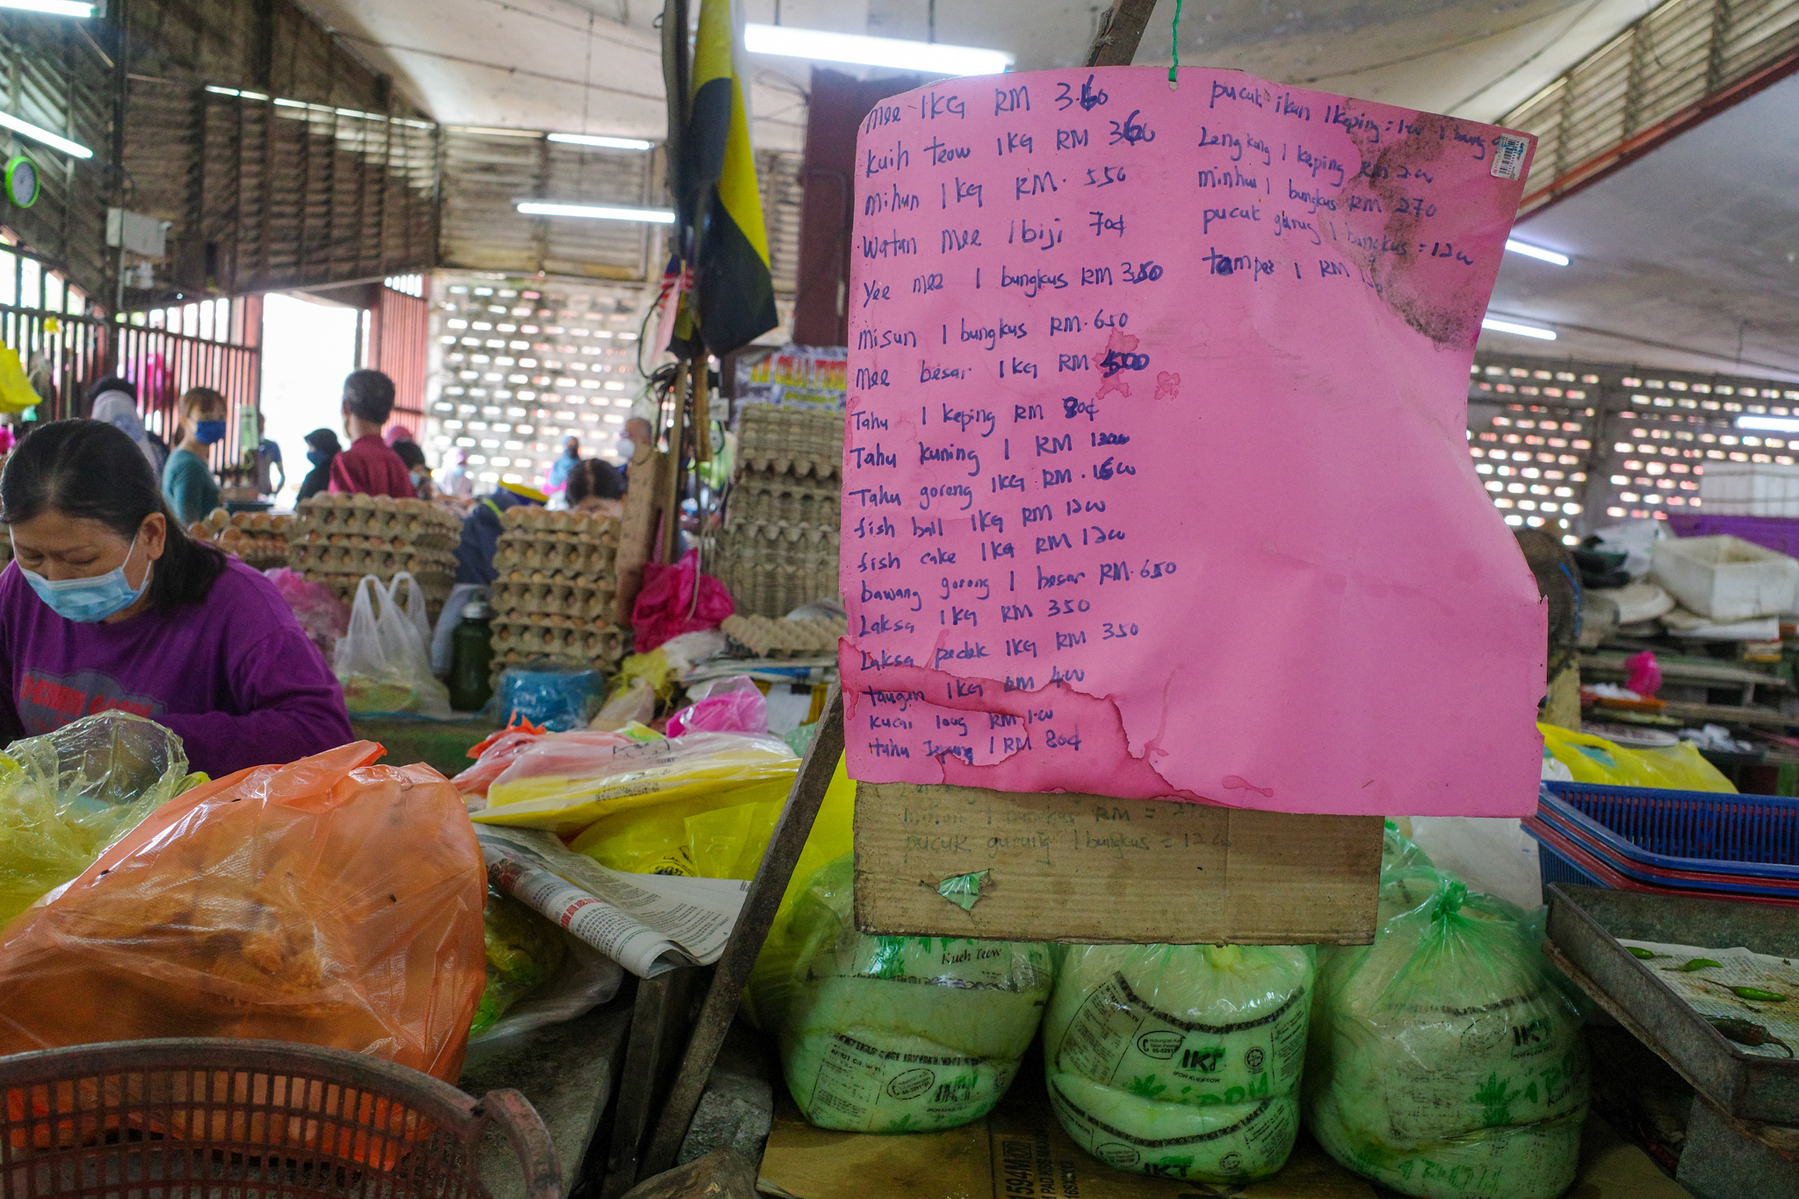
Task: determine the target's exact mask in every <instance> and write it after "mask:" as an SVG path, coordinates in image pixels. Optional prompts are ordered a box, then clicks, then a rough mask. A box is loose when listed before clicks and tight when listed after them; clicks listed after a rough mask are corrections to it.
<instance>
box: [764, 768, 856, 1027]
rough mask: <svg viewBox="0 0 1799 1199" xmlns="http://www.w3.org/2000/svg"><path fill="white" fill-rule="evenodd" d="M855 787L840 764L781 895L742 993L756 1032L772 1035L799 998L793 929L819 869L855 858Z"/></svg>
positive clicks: (799, 940) (799, 945) (801, 941)
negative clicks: (778, 1015)
mask: <svg viewBox="0 0 1799 1199" xmlns="http://www.w3.org/2000/svg"><path fill="white" fill-rule="evenodd" d="M855 823H856V784H855V782H854V781H853V780H851V778H850V776H849V772H848V771H847V770H846V769H845V768H844V764H843V759H842V758H839V759H837V773H836V774H834V775H832V776H831V785H830V788H829V789H827V790H826V791H825V797H824V800H823V801H822V802H821V803H820V804H819V805H818V819H817V820H816V821H814V822H813V825H812V835H811V836H809V837H807V838H806V847H805V848H804V849H802V850H801V851H800V858H799V861H798V862H796V863H794V867H793V878H792V879H790V880H788V883H787V891H786V893H785V894H784V895H782V896H781V906H780V907H779V908H778V909H776V911H775V919H774V923H773V924H772V925H770V926H769V929H768V939H767V940H765V941H763V942H762V952H761V953H760V954H758V955H757V957H756V968H755V970H754V971H752V972H751V974H750V985H749V986H748V987H747V988H745V990H744V994H743V1011H744V1014H745V1015H746V1016H748V1017H749V1019H750V1022H751V1023H752V1024H754V1025H755V1026H756V1027H757V1028H761V1029H764V1030H768V1031H772V1029H773V1022H772V1020H771V1019H770V1016H771V1013H773V1012H780V1011H785V1010H786V1008H787V1005H788V1004H790V1003H791V1002H792V1001H793V999H794V994H793V992H794V989H795V982H794V968H795V966H796V965H797V964H798V962H799V958H800V954H801V953H802V952H803V951H804V950H805V948H806V946H805V940H806V938H805V934H804V933H803V932H799V931H796V930H795V929H794V928H793V909H794V905H795V904H796V903H797V902H798V901H799V900H800V898H801V897H802V896H803V895H804V894H805V892H806V888H807V886H808V885H809V884H810V883H811V881H812V877H813V876H814V875H815V874H817V873H818V872H819V870H820V869H822V868H823V867H825V866H827V865H829V864H830V863H832V862H834V861H836V860H837V859H838V858H841V857H843V856H844V855H845V854H847V853H850V852H852V851H853V849H854V848H855V832H854V829H855Z"/></svg>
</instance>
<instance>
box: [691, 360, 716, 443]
mask: <svg viewBox="0 0 1799 1199" xmlns="http://www.w3.org/2000/svg"><path fill="white" fill-rule="evenodd" d="M708 361H709V359H708V358H707V356H706V355H705V354H704V353H702V354H701V355H700V356H699V357H698V358H695V359H694V360H693V460H694V461H695V462H710V461H712V417H711V414H710V411H709V405H708V403H707V400H708V397H709V394H710V392H709V388H710V386H711V379H710V375H711V371H710V370H709V369H708V368H707V365H706V364H707V362H708Z"/></svg>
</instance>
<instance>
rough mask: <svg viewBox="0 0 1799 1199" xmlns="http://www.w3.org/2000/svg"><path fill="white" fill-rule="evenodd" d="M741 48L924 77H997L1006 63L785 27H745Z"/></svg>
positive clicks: (959, 50) (928, 45)
mask: <svg viewBox="0 0 1799 1199" xmlns="http://www.w3.org/2000/svg"><path fill="white" fill-rule="evenodd" d="M743 48H744V49H745V50H748V51H749V52H750V53H752V54H780V55H785V56H786V57H788V58H812V59H817V60H819V61H821V62H853V63H860V64H862V65H863V66H869V67H893V68H895V69H897V70H901V71H923V72H925V73H926V74H930V75H998V74H1000V73H1001V72H1003V71H1004V70H1005V69H1006V68H1007V67H1009V66H1011V65H1012V56H1011V55H1010V54H1007V53H1006V52H1005V51H1004V50H983V49H980V48H978V47H975V46H946V45H943V44H942V43H940V42H908V41H903V40H901V39H899V38H891V37H863V36H862V35H860V34H855V33H826V32H824V31H822V30H817V29H795V28H793V27H792V26H790V25H745V26H744V27H743Z"/></svg>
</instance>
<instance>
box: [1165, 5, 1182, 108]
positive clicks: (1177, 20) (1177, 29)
mask: <svg viewBox="0 0 1799 1199" xmlns="http://www.w3.org/2000/svg"><path fill="white" fill-rule="evenodd" d="M1171 36H1172V38H1173V40H1174V65H1173V66H1171V67H1169V68H1168V83H1169V86H1171V87H1175V86H1179V85H1178V84H1176V83H1175V81H1174V73H1175V72H1176V71H1177V70H1179V69H1180V65H1181V0H1174V29H1173V31H1172V34H1171Z"/></svg>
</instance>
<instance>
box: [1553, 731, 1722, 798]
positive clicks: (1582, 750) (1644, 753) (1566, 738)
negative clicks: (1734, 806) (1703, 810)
mask: <svg viewBox="0 0 1799 1199" xmlns="http://www.w3.org/2000/svg"><path fill="white" fill-rule="evenodd" d="M1537 731H1538V732H1540V733H1542V734H1543V750H1544V752H1545V753H1547V754H1548V755H1549V756H1551V757H1553V758H1554V759H1555V760H1556V761H1558V762H1560V763H1562V764H1563V765H1564V766H1566V767H1567V768H1568V772H1569V773H1570V774H1572V775H1573V776H1574V781H1575V782H1577V783H1598V784H1600V785H1603V786H1609V787H1658V788H1662V789H1665V790H1669V791H1728V792H1730V793H1732V794H1734V793H1735V792H1736V788H1735V787H1734V786H1732V785H1731V782H1730V780H1729V779H1727V778H1725V777H1724V776H1723V775H1722V774H1720V773H1719V772H1718V768H1717V767H1716V766H1713V765H1712V764H1711V763H1710V762H1707V761H1706V760H1705V758H1704V757H1703V756H1702V755H1701V754H1700V752H1699V751H1698V750H1697V749H1695V748H1694V747H1693V744H1692V743H1691V742H1689V741H1682V742H1681V743H1680V744H1678V745H1670V746H1668V747H1666V748H1665V749H1628V748H1626V747H1624V746H1622V745H1618V744H1616V743H1615V742H1611V741H1607V740H1606V739H1605V738H1603V737H1595V736H1593V735H1592V734H1590V733H1574V732H1570V731H1568V730H1567V729H1564V728H1558V727H1557V726H1555V725H1552V724H1539V725H1537Z"/></svg>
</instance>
